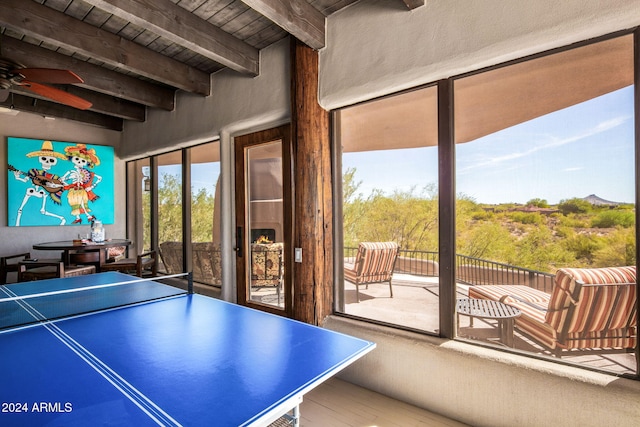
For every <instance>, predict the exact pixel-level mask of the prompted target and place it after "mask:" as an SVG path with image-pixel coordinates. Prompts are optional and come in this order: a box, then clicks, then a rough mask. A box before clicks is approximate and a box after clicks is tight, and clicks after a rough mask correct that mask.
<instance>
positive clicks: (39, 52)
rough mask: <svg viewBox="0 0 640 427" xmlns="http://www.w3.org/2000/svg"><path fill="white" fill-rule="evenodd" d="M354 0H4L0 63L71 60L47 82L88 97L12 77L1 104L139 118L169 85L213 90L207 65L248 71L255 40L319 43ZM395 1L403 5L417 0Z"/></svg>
mask: <svg viewBox="0 0 640 427" xmlns="http://www.w3.org/2000/svg"><path fill="white" fill-rule="evenodd" d="M356 1H358V0H242V1H240V0H2V1H1V2H0V33H1V35H0V65H2V62H1V61H2V60H5V61H6V60H8V61H10V62H11V63H17V64H19V65H20V66H23V67H25V68H56V69H68V70H72V71H73V72H75V73H76V74H78V75H79V76H80V77H81V78H82V79H83V80H84V82H83V83H80V84H74V85H70V84H67V85H55V87H56V88H58V89H62V90H64V91H66V92H68V93H70V94H73V95H76V96H79V97H81V98H84V99H86V100H88V101H89V102H91V103H92V106H91V107H90V108H89V109H88V110H78V109H75V108H72V107H68V106H65V105H62V104H59V103H55V102H52V101H51V100H47V98H44V97H42V96H40V95H36V94H35V93H33V92H32V91H30V90H27V89H25V88H24V87H21V86H19V85H15V84H13V85H11V86H10V88H9V90H8V91H7V90H4V91H2V92H1V93H3V94H4V95H5V96H1V95H0V107H5V108H10V109H15V110H20V111H30V112H33V113H37V114H42V115H43V116H49V117H58V118H66V119H70V120H77V121H80V122H85V123H90V124H93V125H96V126H100V127H104V128H108V129H114V130H122V128H123V123H124V120H135V121H144V120H145V116H146V109H147V108H160V109H164V110H168V111H171V110H172V109H173V108H174V100H175V92H176V91H177V90H183V91H187V92H191V93H196V94H200V95H202V96H209V95H211V96H215V93H211V88H210V74H211V73H215V72H217V71H219V70H221V69H223V68H229V69H231V70H234V71H235V72H237V73H240V74H242V75H246V76H256V75H257V74H258V73H259V69H260V66H259V58H260V55H259V51H260V49H263V48H265V47H267V46H269V45H271V44H273V43H275V42H277V41H279V40H281V39H282V38H284V37H287V36H288V35H289V34H291V35H293V36H294V37H296V38H297V39H299V40H300V41H302V42H304V43H305V44H307V45H308V46H310V47H311V48H313V49H316V50H318V49H322V48H323V47H324V46H325V21H326V17H327V16H329V15H330V14H332V13H334V12H336V11H338V10H340V9H342V8H345V7H347V6H349V5H351V4H352V3H354V2H356ZM394 1H397V2H398V4H399V5H402V7H405V8H406V9H407V10H410V9H414V8H416V7H419V6H421V5H423V4H424V1H425V0H394ZM4 72H5V73H6V71H4ZM2 73H3V70H2V69H0V89H2V78H3V76H2ZM5 77H6V76H5ZM52 86H54V85H52ZM5 97H6V99H4V100H3V98H5Z"/></svg>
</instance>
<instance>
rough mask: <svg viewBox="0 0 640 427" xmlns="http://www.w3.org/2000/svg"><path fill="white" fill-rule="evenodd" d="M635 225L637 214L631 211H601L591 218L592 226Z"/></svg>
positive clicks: (627, 226)
mask: <svg viewBox="0 0 640 427" xmlns="http://www.w3.org/2000/svg"><path fill="white" fill-rule="evenodd" d="M634 225H635V216H634V214H633V212H631V211H626V210H625V211H619V210H611V211H604V212H600V213H599V214H598V215H597V216H596V217H595V218H593V219H592V220H591V226H592V227H595V228H612V227H623V228H629V227H633V226H634Z"/></svg>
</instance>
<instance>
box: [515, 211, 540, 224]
mask: <svg viewBox="0 0 640 427" xmlns="http://www.w3.org/2000/svg"><path fill="white" fill-rule="evenodd" d="M508 217H509V218H510V219H511V220H512V221H514V222H519V223H520V224H543V223H544V218H542V215H540V214H539V213H538V212H510V213H509V214H508Z"/></svg>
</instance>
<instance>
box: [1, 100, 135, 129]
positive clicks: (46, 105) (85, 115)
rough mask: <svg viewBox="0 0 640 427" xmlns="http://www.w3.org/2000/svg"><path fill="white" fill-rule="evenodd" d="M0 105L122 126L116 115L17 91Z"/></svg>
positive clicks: (52, 115) (105, 125) (97, 124)
mask: <svg viewBox="0 0 640 427" xmlns="http://www.w3.org/2000/svg"><path fill="white" fill-rule="evenodd" d="M0 106H1V107H5V108H10V109H15V110H19V111H27V112H30V113H35V114H39V115H41V116H43V117H55V118H62V119H68V120H74V121H78V122H82V123H87V124H90V125H94V126H99V127H102V128H106V129H111V130H116V131H122V127H123V120H122V119H121V118H118V117H112V116H106V115H104V114H99V113H94V112H93V111H82V110H78V109H75V108H71V107H66V106H64V105H60V104H56V103H55V102H51V101H45V100H40V99H37V98H32V97H27V96H23V95H20V94H18V93H12V94H11V96H10V97H9V98H8V99H7V100H6V101H3V102H0Z"/></svg>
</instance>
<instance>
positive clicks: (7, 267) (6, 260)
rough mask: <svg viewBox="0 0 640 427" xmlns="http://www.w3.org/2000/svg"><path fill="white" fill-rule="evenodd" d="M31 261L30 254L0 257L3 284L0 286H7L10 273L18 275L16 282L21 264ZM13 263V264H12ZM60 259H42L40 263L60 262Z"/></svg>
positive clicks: (0, 273)
mask: <svg viewBox="0 0 640 427" xmlns="http://www.w3.org/2000/svg"><path fill="white" fill-rule="evenodd" d="M28 259H31V253H30V252H24V253H21V254H16V255H9V256H4V257H0V280H2V282H1V283H0V285H5V284H6V283H7V277H8V274H9V273H16V280H18V279H17V276H18V270H19V269H20V265H19V264H20V262H21V261H26V260H28ZM10 261H11V262H10ZM59 261H60V259H42V260H39V261H38V262H59Z"/></svg>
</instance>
